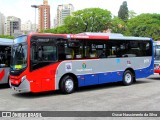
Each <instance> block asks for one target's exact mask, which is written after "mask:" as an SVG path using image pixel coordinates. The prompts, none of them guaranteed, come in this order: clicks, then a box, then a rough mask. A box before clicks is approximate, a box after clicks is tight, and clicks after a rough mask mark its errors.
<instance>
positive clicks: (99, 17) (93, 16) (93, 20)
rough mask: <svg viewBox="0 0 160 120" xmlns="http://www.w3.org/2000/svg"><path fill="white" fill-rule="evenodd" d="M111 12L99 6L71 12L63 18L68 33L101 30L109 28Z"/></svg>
mask: <svg viewBox="0 0 160 120" xmlns="http://www.w3.org/2000/svg"><path fill="white" fill-rule="evenodd" d="M110 22H111V12H110V11H108V10H104V9H101V8H87V9H83V10H79V11H76V12H74V13H73V15H72V16H68V17H67V18H66V19H65V20H64V25H65V26H66V27H67V29H68V32H69V33H80V32H101V31H103V30H105V29H108V28H109V25H110V24H109V23H110Z"/></svg>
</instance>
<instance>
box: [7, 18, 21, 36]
mask: <svg viewBox="0 0 160 120" xmlns="http://www.w3.org/2000/svg"><path fill="white" fill-rule="evenodd" d="M20 30H21V19H20V18H17V17H14V16H8V17H7V19H6V22H5V35H10V36H13V35H14V34H15V33H17V32H19V31H20Z"/></svg>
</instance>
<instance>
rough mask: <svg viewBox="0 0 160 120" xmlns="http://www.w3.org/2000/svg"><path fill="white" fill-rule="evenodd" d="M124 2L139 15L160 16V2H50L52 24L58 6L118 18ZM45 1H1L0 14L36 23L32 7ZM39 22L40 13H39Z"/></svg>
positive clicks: (104, 0)
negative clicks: (107, 13)
mask: <svg viewBox="0 0 160 120" xmlns="http://www.w3.org/2000/svg"><path fill="white" fill-rule="evenodd" d="M123 1H127V5H128V9H129V10H133V11H134V12H135V13H137V15H139V14H141V13H158V14H160V1H159V0H48V3H49V5H50V7H51V22H52V23H51V24H52V25H53V19H54V17H55V15H56V11H57V6H58V5H60V4H69V3H71V4H72V5H73V6H74V9H75V11H77V10H80V9H85V8H93V7H98V8H102V9H107V10H109V11H110V12H111V13H112V14H113V15H115V16H117V15H118V11H119V8H120V6H121V5H122V3H123ZM42 4H43V0H0V12H1V13H2V14H4V16H15V17H18V18H20V19H21V21H22V23H25V22H26V21H28V20H31V21H32V22H33V23H34V21H35V9H34V8H32V7H31V5H42ZM37 21H38V11H37Z"/></svg>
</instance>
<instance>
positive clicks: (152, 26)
mask: <svg viewBox="0 0 160 120" xmlns="http://www.w3.org/2000/svg"><path fill="white" fill-rule="evenodd" d="M127 30H128V33H127V34H128V35H132V36H142V37H151V38H153V39H154V40H157V39H159V38H160V14H141V15H138V16H136V17H134V18H132V19H130V20H128V22H127Z"/></svg>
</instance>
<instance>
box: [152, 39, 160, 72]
mask: <svg viewBox="0 0 160 120" xmlns="http://www.w3.org/2000/svg"><path fill="white" fill-rule="evenodd" d="M153 47H154V72H155V73H158V74H160V41H154V42H153Z"/></svg>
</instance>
